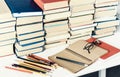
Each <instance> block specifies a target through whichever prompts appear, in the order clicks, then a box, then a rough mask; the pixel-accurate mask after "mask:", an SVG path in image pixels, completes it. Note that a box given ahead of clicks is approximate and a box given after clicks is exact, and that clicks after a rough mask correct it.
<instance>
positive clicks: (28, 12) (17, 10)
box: [5, 0, 42, 17]
mask: <svg viewBox="0 0 120 77" xmlns="http://www.w3.org/2000/svg"><path fill="white" fill-rule="evenodd" d="M5 2H6V3H7V5H8V7H9V8H10V10H11V12H12V14H13V16H14V17H21V16H32V15H42V9H41V8H39V7H38V6H37V5H36V4H35V3H34V1H33V0H17V1H16V0H5Z"/></svg>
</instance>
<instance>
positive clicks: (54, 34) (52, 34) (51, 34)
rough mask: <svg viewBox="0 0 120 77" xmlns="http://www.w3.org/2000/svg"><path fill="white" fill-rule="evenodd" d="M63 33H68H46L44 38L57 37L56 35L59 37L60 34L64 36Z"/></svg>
mask: <svg viewBox="0 0 120 77" xmlns="http://www.w3.org/2000/svg"><path fill="white" fill-rule="evenodd" d="M65 33H68V31H67V30H66V31H59V32H48V33H46V35H45V37H46V38H47V37H53V36H57V35H60V34H65Z"/></svg>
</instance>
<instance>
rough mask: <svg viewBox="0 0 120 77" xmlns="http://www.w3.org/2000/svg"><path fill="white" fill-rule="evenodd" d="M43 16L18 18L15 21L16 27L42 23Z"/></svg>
mask: <svg viewBox="0 0 120 77" xmlns="http://www.w3.org/2000/svg"><path fill="white" fill-rule="evenodd" d="M42 19H43V16H27V17H18V18H17V19H16V22H17V23H16V25H26V24H31V23H36V22H42Z"/></svg>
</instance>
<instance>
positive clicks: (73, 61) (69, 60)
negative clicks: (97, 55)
mask: <svg viewBox="0 0 120 77" xmlns="http://www.w3.org/2000/svg"><path fill="white" fill-rule="evenodd" d="M56 58H57V59H60V60H64V61H68V62H72V63H75V64H79V65H82V66H85V65H86V64H85V63H82V62H78V61H75V60H72V59H67V58H63V57H58V56H57V57H56Z"/></svg>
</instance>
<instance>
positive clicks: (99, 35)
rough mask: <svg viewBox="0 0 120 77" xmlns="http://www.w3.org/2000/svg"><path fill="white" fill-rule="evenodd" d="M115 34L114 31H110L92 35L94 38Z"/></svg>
mask: <svg viewBox="0 0 120 77" xmlns="http://www.w3.org/2000/svg"><path fill="white" fill-rule="evenodd" d="M113 34H114V32H108V33H103V34H98V35H92V37H94V38H103V37H107V36H111V35H113Z"/></svg>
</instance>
